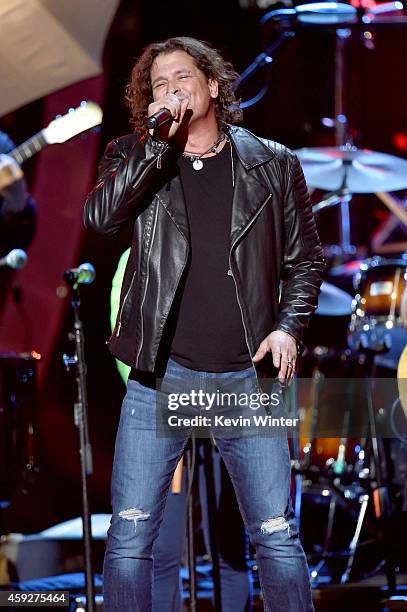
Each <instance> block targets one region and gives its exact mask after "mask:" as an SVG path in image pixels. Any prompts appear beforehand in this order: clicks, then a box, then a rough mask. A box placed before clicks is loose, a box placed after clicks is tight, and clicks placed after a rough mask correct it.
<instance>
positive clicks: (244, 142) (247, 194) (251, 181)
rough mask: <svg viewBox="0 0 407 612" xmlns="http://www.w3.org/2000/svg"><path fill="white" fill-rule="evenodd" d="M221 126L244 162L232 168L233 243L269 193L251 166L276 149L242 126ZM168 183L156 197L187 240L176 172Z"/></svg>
mask: <svg viewBox="0 0 407 612" xmlns="http://www.w3.org/2000/svg"><path fill="white" fill-rule="evenodd" d="M224 129H225V132H226V133H227V135H228V136H229V138H230V140H231V143H232V146H233V148H234V150H235V151H236V154H237V156H238V158H239V161H240V163H241V164H242V166H243V168H239V167H237V168H236V169H235V188H234V192H233V203H232V219H231V232H230V238H231V244H233V243H234V242H235V241H236V239H237V237H238V236H239V235H241V233H242V232H243V231H244V230H245V228H246V227H247V226H248V224H249V223H250V222H251V220H252V219H253V217H254V216H255V215H256V214H257V212H258V211H259V209H260V208H261V206H262V205H263V204H264V203H265V202H266V200H267V199H268V198H269V196H270V188H269V186H268V184H267V183H265V181H264V180H263V179H262V178H261V177H260V176H258V173H257V172H250V170H251V169H252V168H256V167H258V166H261V165H262V164H265V163H267V162H268V161H270V160H271V159H273V158H274V157H275V153H274V152H273V151H272V150H271V149H269V148H268V147H267V146H266V145H265V144H263V142H262V141H261V140H260V139H259V138H257V137H256V136H255V135H254V134H252V133H251V132H249V131H248V130H246V129H244V128H241V127H237V126H235V125H227V126H226V127H225V128H224ZM238 166H239V164H238ZM170 185H171V187H170V188H169V184H167V186H166V187H164V188H163V189H161V190H160V192H159V199H160V201H161V203H162V204H163V205H164V207H165V208H166V210H167V213H168V214H169V215H170V217H171V219H172V221H173V222H174V223H175V225H176V226H177V227H178V230H179V231H180V233H181V235H182V236H183V237H184V238H185V240H186V242H189V225H188V217H187V211H186V206H185V199H184V193H183V189H182V184H181V179H180V176H179V174H176V175H175V176H173V177H172V178H171V183H170Z"/></svg>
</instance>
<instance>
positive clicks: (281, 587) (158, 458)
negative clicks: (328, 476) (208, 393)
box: [103, 359, 313, 612]
mask: <svg viewBox="0 0 407 612" xmlns="http://www.w3.org/2000/svg"><path fill="white" fill-rule="evenodd" d="M145 378H147V379H149V376H148V375H147V376H146V377H145V376H144V377H143V376H141V377H140V379H139V380H132V379H129V382H128V386H127V394H126V396H125V398H124V400H123V406H122V412H121V417H120V424H119V428H118V432H117V438H116V447H115V457H114V465H113V474H112V509H113V514H112V520H111V525H110V528H109V531H108V541H107V549H106V555H105V563H104V570H103V583H104V610H106V612H149V611H150V610H151V606H152V592H151V591H152V572H153V554H152V549H153V543H154V541H155V540H156V538H157V537H158V533H159V528H160V523H161V521H162V516H163V512H164V507H165V501H166V497H167V494H168V491H169V488H170V485H171V479H172V475H173V472H174V470H175V467H176V465H177V462H178V460H179V458H180V457H181V455H182V453H183V450H184V448H185V445H186V443H187V440H188V438H189V437H190V435H191V433H192V429H193V428H192V427H188V426H185V427H184V429H181V431H179V430H178V431H177V435H176V436H170V435H168V436H163V435H161V436H159V435H157V421H156V398H157V395H156V394H157V391H156V389H155V388H154V384H150V382H147V383H146V382H145V380H144V379H145ZM211 379H212V381H216V384H218V383H219V381H222V380H224V381H228V382H229V383H230V382H233V379H235V380H239V381H242V380H243V381H244V382H246V383H248V384H250V385H252V387H253V388H254V384H255V372H254V368H253V367H251V368H248V369H247V370H243V371H238V372H225V373H221V374H219V373H216V374H215V373H208V372H196V371H193V370H190V369H188V368H185V367H184V366H181V365H180V364H178V363H176V362H174V361H173V360H171V359H170V360H169V361H168V364H167V369H166V372H165V375H164V378H163V381H162V383H161V386H160V397H162V396H163V395H165V394H167V395H168V393H170V392H174V389H175V388H176V386H177V384H178V382H179V381H182V385H180V386H181V388H180V389H179V391H180V392H185V389H186V388H188V384H189V385H190V388H194V389H196V388H197V387H198V386H199V388H200V389H205V388H208V384H209V382H210V381H211ZM208 381H209V382H208ZM188 410H189V412H188ZM183 413H184V414H189V415H190V416H196V415H199V414H200V413H202V410H201V409H200V408H199V407H198V408H197V407H196V406H188V407H186V408H183ZM206 414H208V413H207V412H206ZM213 435H214V438H215V441H216V444H217V447H218V449H219V452H220V455H221V457H222V459H223V461H224V463H225V465H226V467H227V470H228V472H229V475H230V478H231V481H232V483H233V486H234V489H235V492H236V497H237V500H238V503H239V508H240V512H241V514H242V517H243V520H244V523H245V526H246V529H247V532H248V534H249V538H250V540H251V542H252V544H253V545H254V547H255V550H256V560H257V563H258V566H259V576H260V583H261V588H262V594H263V601H264V609H265V610H266V611H267V612H281V610H287V612H310V611H312V610H313V605H312V600H311V591H310V585H309V577H308V567H307V562H306V558H305V554H304V551H303V549H302V546H301V542H300V539H299V536H298V533H297V527H296V523H295V519H294V513H293V509H292V505H291V501H290V458H289V449H288V443H287V438H286V437H285V436H275V437H269V436H261V435H260V436H250V435H241V436H236V435H233V436H231V437H227V435H226V436H225V433H224V432H223V434H222V435H219V436H216V432H214V434H213ZM222 612H233V611H230V610H222Z"/></svg>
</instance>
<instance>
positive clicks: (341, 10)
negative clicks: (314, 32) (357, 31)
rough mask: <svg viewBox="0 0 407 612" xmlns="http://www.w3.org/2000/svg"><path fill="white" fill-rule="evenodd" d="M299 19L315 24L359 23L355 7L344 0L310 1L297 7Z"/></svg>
mask: <svg viewBox="0 0 407 612" xmlns="http://www.w3.org/2000/svg"><path fill="white" fill-rule="evenodd" d="M295 12H296V13H297V18H298V21H300V22H302V23H309V24H314V25H331V24H345V23H348V24H353V23H357V19H358V18H357V11H356V9H355V7H353V6H351V5H349V4H345V3H343V2H309V3H306V4H300V5H298V6H296V7H295Z"/></svg>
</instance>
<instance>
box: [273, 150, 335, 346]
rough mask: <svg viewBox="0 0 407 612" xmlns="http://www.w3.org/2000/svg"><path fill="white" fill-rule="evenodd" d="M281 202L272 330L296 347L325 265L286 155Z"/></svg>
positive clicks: (296, 166)
mask: <svg viewBox="0 0 407 612" xmlns="http://www.w3.org/2000/svg"><path fill="white" fill-rule="evenodd" d="M289 155H290V161H289V164H288V169H287V183H286V194H285V200H284V224H285V243H284V261H283V270H282V278H283V285H282V292H281V300H280V313H279V318H278V321H277V323H276V325H275V328H274V329H280V330H283V331H285V332H287V333H289V334H290V335H292V336H293V337H294V338H295V339H296V340H297V341H298V342H299V343H301V338H302V336H303V333H304V331H305V329H306V327H307V325H308V322H309V319H310V318H311V316H312V315H313V313H314V311H315V309H316V307H317V305H318V295H319V292H320V287H321V283H322V280H323V273H324V270H325V261H324V258H323V253H322V247H321V243H320V241H319V237H318V233H317V229H316V225H315V220H314V216H313V214H312V208H311V202H310V199H309V195H308V190H307V186H306V183H305V179H304V174H303V171H302V168H301V165H300V163H299V161H298V158H297V157H296V156H295V155H294V154H292V153H290V154H289Z"/></svg>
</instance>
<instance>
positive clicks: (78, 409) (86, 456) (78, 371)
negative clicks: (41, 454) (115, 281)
mask: <svg viewBox="0 0 407 612" xmlns="http://www.w3.org/2000/svg"><path fill="white" fill-rule="evenodd" d="M94 278H95V269H94V268H93V266H92V265H91V264H82V266H79V268H74V269H70V270H66V272H65V273H64V279H65V281H66V282H67V284H69V285H70V287H71V289H72V295H71V306H72V309H73V316H74V327H73V332H71V333H70V334H69V338H70V339H73V340H74V346H75V352H74V354H73V355H67V354H64V355H63V358H62V359H63V363H64V365H65V367H66V369H67V370H68V371H70V370H71V369H73V370H74V372H75V378H76V386H77V397H76V401H75V404H74V421H75V425H76V427H77V428H78V433H79V456H80V466H81V484H82V525H83V548H84V562H85V591H86V601H87V606H86V609H87V611H88V612H94V610H95V609H96V608H95V586H94V574H93V568H92V526H91V515H90V509H89V498H88V480H89V477H90V476H91V475H92V474H93V465H92V463H93V462H92V447H91V444H90V441H89V430H88V402H87V391H86V361H85V347H84V344H85V342H84V334H83V325H82V321H81V318H80V314H79V307H80V304H81V298H80V293H79V285H80V284H81V283H84V284H89V283H91V282H93V280H94Z"/></svg>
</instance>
